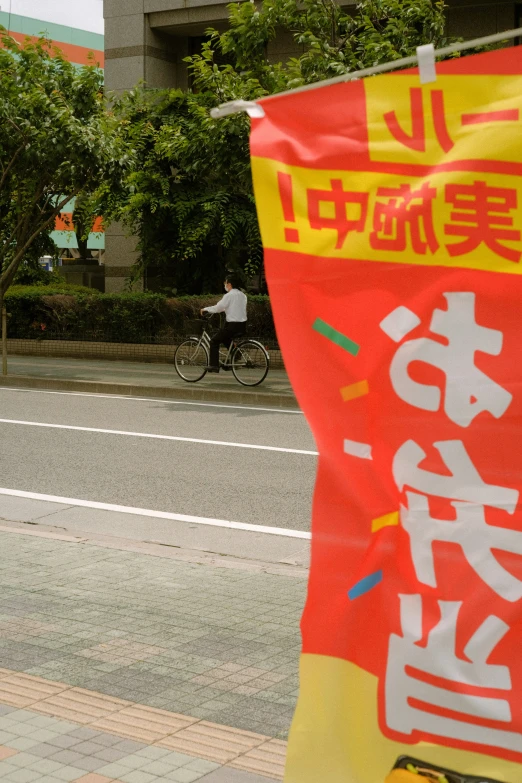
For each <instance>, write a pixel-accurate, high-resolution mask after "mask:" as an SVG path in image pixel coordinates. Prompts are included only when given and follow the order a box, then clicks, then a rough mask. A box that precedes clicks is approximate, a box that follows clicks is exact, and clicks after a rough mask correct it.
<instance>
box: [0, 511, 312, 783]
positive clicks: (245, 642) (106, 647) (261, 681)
mask: <svg viewBox="0 0 522 783" xmlns="http://www.w3.org/2000/svg"><path fill="white" fill-rule="evenodd" d="M0 503H1V499H0ZM1 516H2V514H1V508H0V517H1ZM28 532H29V531H28ZM31 533H33V534H32V535H26V534H23V533H19V532H13V533H6V532H1V533H0V548H1V551H2V559H1V562H0V596H1V597H0V666H1V667H3V669H4V671H3V672H0V704H1V703H4V704H6V703H7V704H9V700H8V699H7V697H6V692H7V693H8V692H9V687H11V686H9V683H8V682H7V680H8V679H9V677H10V676H11V677H12V676H20V675H19V674H18V675H14V674H13V673H14V672H18V673H24V676H28V677H29V679H30V681H32V682H33V681H34V682H36V685H37V689H38V687H40V688H41V687H43V686H42V685H38V683H41V680H40V678H42V680H43V681H45V682H44V685H45V683H49V682H50V683H55V685H54V686H50V687H51V690H52V688H58V689H59V692H61V691H60V689H62V690H63V689H68V693H69V697H70V694H71V692H72V691H74V692H78V691H79V692H80V694H85V691H89V692H92V694H91V697H90V698H93V699H94V700H95V702H96V703H97V704H98V702H99V701H100V700H101V702H102V706H101V708H102V710H103V709H104V708H106V707H107V705H106V704H105V707H104V705H103V701H104V700H105V701H107V700H108V703H109V704H111V705H113V703H114V704H116V707H114V706H111V707H110V710H112V711H114V710H115V709H116V711H118V712H120V713H121V712H122V711H123V712H124V711H125V709H126V708H128V706H129V703H130V704H131V706H134V708H136V706H138V707H139V709H140V710H142V711H143V710H147V709H148V710H149V716H148V717H147V716H145V718H144V715H143V712H142V713H141V716H140V715H138V716H137V717H136V714H135V713H134V718H135V720H134V723H135V724H136V725H135V726H134V729H132V731H133V732H134V733H131V734H129V728H128V725H127V729H126V730H125V731H124V732H123V733H122V725H123V724H125V723H127V724H128V722H129V719H128V717H127V718H125V720H124V721H123V723H122V721H120V724H119V727H118V725H117V723H118V722H117V721H116V722H113V723H112V724H110V722H109V724H107V723H106V722H105V723H103V722H102V724H100V723H99V720H101V718H103V715H102V716H100V715H99V714H98V713H97V712H96V711H95V713H94V718H93V717H92V715H91V716H90V718H89V719H90V720H91V722H93V721H94V722H96V721H98V723H97V725H96V726H90V729H92V730H95V731H103V732H108V733H109V734H111V735H112V734H116V735H120V736H125V737H127V738H129V737H130V738H132V739H133V741H135V742H141V743H142V745H145V746H146V747H148V746H149V745H151V744H153V745H156V744H157V743H158V742H160V744H161V741H163V742H164V741H165V737H166V736H167V734H169V735H170V734H172V733H176V732H178V731H180V730H181V729H184V730H187V727H190V726H194V725H195V726H200V727H201V726H203V730H204V732H205V731H207V732H208V731H209V729H208V727H209V726H211V727H212V726H216V725H217V726H218V727H224V728H223V729H222V731H225V732H226V731H228V732H232V734H233V731H234V730H237V729H239V730H240V732H239V733H240V736H241V732H246V734H244V735H242V736H244V739H243V740H240V750H239V752H238V753H235V752H233V753H232V755H231V756H230V755H229V756H226V757H223V756H221V757H220V756H216V755H215V752H216V751H215V750H214V751H213V753H214V755H212V754H209V753H208V752H206V753H201V746H197V745H195V746H194V747H193V749H192V752H191V751H190V746H187V745H183V744H181V745H180V744H179V737H178V739H177V740H176V741H173V740H171V741H170V744H169V745H168V747H167V749H168V750H170V751H175V752H176V753H179V752H187V747H188V748H189V749H188V755H189V756H190V757H191V758H190V760H189V761H186V760H184V761H183V764H181V763H180V764H179V765H178V767H177V768H174V769H172V770H171V772H172V774H174V772H175V771H176V769H184V768H185V767H186V768H187V769H188V768H190V769H188V771H189V772H190V773H191V774H192V773H198V775H199V772H200V771H201V774H203V772H204V773H205V774H207V773H211V774H210V775H209V777H208V778H203V779H204V780H205V781H206V780H207V779H208V783H213V782H214V781H215V783H221V781H223V783H235V781H236V779H237V783H243V781H244V783H255V781H256V780H257V778H250V777H244V778H243V777H237V778H235V777H232V776H230V775H231V774H232V773H230V775H229V776H228V777H227V776H226V775H225V776H224V777H219V776H216V775H218V771H219V774H220V775H221V770H218V767H217V766H216V768H215V770H211V769H210V767H205V769H203V767H201V770H198V769H195V768H194V766H193V762H194V758H198V757H199V758H201V759H203V760H206V761H213V762H214V763H215V764H216V765H219V764H221V765H223V764H225V763H226V764H232V765H236V767H239V768H240V769H242V770H247V771H249V772H254V771H258V772H260V773H261V774H263V775H265V776H269V777H271V779H280V778H281V776H282V769H283V767H282V763H283V759H284V749H283V750H282V747H283V746H282V745H281V740H284V739H285V738H286V736H287V732H288V728H289V725H290V721H291V717H292V714H293V710H294V706H295V701H296V696H297V686H298V680H297V666H298V655H299V650H300V635H299V618H300V614H301V611H302V606H303V603H304V597H305V590H306V580H305V579H304V578H303V577H302V575H301V576H294V575H289V576H286V575H279V574H270V573H263V572H262V571H251V570H245V569H242V568H230V567H228V568H224V567H217V566H214V565H207V564H196V563H190V562H184V561H181V560H174V559H171V558H168V559H167V558H162V557H155V556H153V555H146V554H142V553H136V552H129V551H120V550H118V549H109V548H105V547H104V546H95V545H90V544H83V543H70V542H68V541H60V540H57V537H56V536H50V534H45V535H43V536H42V535H40V534H36V535H34V533H35V531H34V529H32V530H31ZM48 536H49V537H48ZM18 687H19V686H18ZM46 687H47V686H46ZM11 690H12V687H11ZM22 690H23V689H22ZM53 696H54V697H55V698H56V693H54V692H51V693H46V694H44V696H43V697H42V695H41V694H40V695H39V696H38V698H39V699H40V700H42V698H44V699H45V700H47V703H48V704H49V699H51V698H52V697H53ZM75 698H76V699H78V696H76V697H75ZM82 698H84V697H83V696H82ZM37 701H38V699H37V698H36V697H35V696H34V694H33V695H32V696H31V695H30V698H29V700H28V701H25V702H23V701H22V702H20V701H15V702H14V703H11V706H15V707H19V708H22V709H24V710H25V711H27V710H29V711H35V710H36V711H37V712H39V711H42V709H41V706H40V707H38V705H36V706H35V704H36V702H37ZM123 702H124V703H123ZM122 703H123V704H122ZM98 706H99V704H98ZM60 707H61V709H62V711H60V709H59V708H60ZM66 707H67V705H65V706H64V702H63V699H62V701H61V702H60V700H58V702H57V703H55V704H54V706H53V705H52V704H51V709H49V707H46V708H45V710H44V711H47V714H48V717H50V718H53V719H58V720H59V721H60V720H61V721H64V720H65V721H66V722H71V720H72V722H73V723H76V722H82V721H81V720H79V718H78V716H76V717H75V716H74V715H73V711H71V707H70V704H69V707H68V709H69V712H67V710H66V711H65V712H63V709H65V708H66ZM84 709H85V706H84ZM153 710H156V711H157V714H156V717H155V720H156V722H157V721H158V718H159V722H160V723H161V722H164V721H167V723H168V724H169V725H168V731H167V732H166V733H165V732H164V734H163V736H157V734H153V735H149V734H143V730H150V726H151V718H150V712H151V711H153ZM1 712H2V708H0V713H1ZM91 712H92V711H91ZM88 714H90V713H88ZM10 715H12V713H9V714H6V715H5V719H6V720H7V721H8V722H9V720H11V721H12V720H15V721H17V720H18V718H17V715H16V714H15V715H12V717H11V718H10V717H9V716H10ZM176 716H177V717H176ZM22 719H23V720H22V722H26V721H31V720H32V718H31V716H30V715H29V716H28V717H27V718H23V716H22ZM105 719H107V715H105ZM173 720H174V722H175V723H176V721H177V723H176V726H175V730H174V729H173V728H172V725H171V724H172V721H173ZM169 721H170V723H169ZM83 722H86V721H83ZM153 722H154V721H153ZM180 722H181V723H180ZM33 723H34V722H33ZM33 723H30V725H33ZM131 723H132V721H131ZM178 724H179V725H178ZM34 725H36V726H37V727H38V726H39V724H38V723H34ZM48 725H49V726H51V727H52V726H53V725H54V724H51V723H50V724H48ZM227 727H233V729H230V728H227ZM41 728H42V729H43V731H44V733H45V731H47V730H49V729H48V727H47V726H45V727H44V726H43V724H42V725H41ZM62 728H63V727H62ZM76 729H77V726H73V728H71V729H70V730H68V732H69V731H70V733H71V734H73V733H74V731H75V730H76ZM52 730H53V731H54V729H52ZM140 730H141V731H142V734H141V735H140V734H139V731H140ZM219 730H221V729H219ZM60 731H61V729H59V731H58V734H59V733H60ZM198 731H201V729H198ZM213 731H216V729H213ZM6 732H7V737H6ZM12 734H13V731H12V730H11V729H10V728H9V727H8V726H7V727H6V726H5V725H3V724H2V723H1V721H0V745H4V746H6V747H8V748H11V749H13V748H14V749H17V750H19V751H20V752H23V753H26V752H28V753H29V754H30V753H31V748H30V747H23V746H24V742H21V743H18V745H14V746H13V745H12V742H11V739H12V737H11V736H10V735H12ZM160 734H161V732H160ZM232 734H231V735H229V736H232ZM17 736H18V735H17ZM20 736H24V735H20ZM39 736H42V737H43V736H44V735H39ZM82 736H83V735H82ZM219 736H220V739H219V742H218V743H217V744H218V746H219V747H220V748H221V750H222V749H223V746H224V744H223V743H224V739H223V735H219ZM15 738H16V737H15ZM37 738H38V737H37ZM245 738H246V739H245ZM272 738H276V739H277V740H278V741H279V745H278V744H277V742H276V743H275V744H274V743H273V742H272V744H271V745H270V744H269V745H267V744H266V743H270V742H271V741H272ZM88 739H89V738H87V737H86V736H85V740H86V741H87V740H88ZM41 741H43V742H45V741H46V740H45V739H42V740H41ZM234 741H235V742H237V739H236V740H234ZM10 742H11V744H10ZM96 742H98V740H96ZM103 743H109V739H108V738H107V737H103V738H102V742H101V744H103ZM241 743H243V745H244V743H246V745H245V746H244V747H243V745H242V744H241ZM98 744H100V743H98ZM115 744H116V743H115ZM225 745H226V743H225ZM63 747H64V748H65V747H66V746H63ZM107 747H109V748H110V747H113V746H112V745H109V744H107ZM260 747H262V748H268V749H269V751H270V752H269V754H268V756H266V752H265V751H263V752H262V753H261V760H260V759H259V757H258V756H259V753H257V757H256V751H258V750H259V748H260ZM122 749H125V748H124V747H123V746H122V747H121V748H117V750H118V752H119V751H120V750H122ZM145 749H146V748H145V747H140V751H145ZM164 749H165V748H164ZM6 752H9V751H5V750H2V748H1V747H0V759H1V758H2V757H3V758H5V762H1V763H0V776H1V777H2V780H4V779H5V780H6V781H7V780H9V783H11V780H12V783H32V781H33V780H37V781H38V783H40V778H35V777H27V776H24V775H23V774H22V773H20V774H19V775H17V774H16V773H12V772H11V771H10V770H8V771H9V774H10V775H11V777H10V778H8V777H7V776H5V777H4V776H3V772H2V766H1V765H2V764H4V763H5V764H10V765H12V764H14V765H15V766H16V763H15V762H14V757H12V758H13V760H12V761H11V759H10V758H7V757H6V756H2V753H6ZM249 753H250V756H249V758H247V761H246V762H245V761H244V758H243V757H244V756H245V754H246V756H248V754H249ZM252 753H253V754H254V755H253V756H252ZM263 754H264V755H263ZM33 755H34V754H33ZM95 755H96V754H95ZM105 755H107V754H105ZM109 755H110V754H109ZM128 755H129V758H130V757H132V763H134V761H135V760H136V759H134V755H135V754H134V751H133V752H129V754H128ZM159 755H160V754H159V753H153V754H152V756H150V758H153V757H154V759H155V758H156V757H157V758H158V759H159V760H160V761H161V759H160V758H159ZM163 755H165V757H166V754H163ZM143 756H144V753H141V755H140V758H142V757H143ZM145 756H146V758H149V756H148V755H146V754H145ZM239 756H241V758H239ZM96 758H98V756H96ZM122 758H123V757H122ZM238 758H239V761H238ZM267 758H268V761H267V760H266V759H267ZM25 759H26V757H25V756H22V757H21V759H18V762H20V761H22V762H23V763H24V760H25ZM241 759H243V761H242V760H241ZM274 759H275V760H274ZM52 760H55V759H52ZM59 760H60V759H56V761H59ZM102 760H106V759H104V758H102ZM108 761H109V762H110V761H111V759H109V760H108ZM120 761H121V759H119V760H118V762H116V761H115V763H120ZM170 761H171V762H172V764H175V763H176V764H177V763H178V761H179V759H178V758H177V756H176V755H175V754H174V755H173V756H172V757H170ZM31 763H33V762H31ZM34 763H35V762H34ZM85 763H87V762H85ZM121 763H123V762H121ZM169 763H170V762H169ZM191 764H192V766H191ZM19 766H20V763H19ZM51 766H52V765H51ZM27 767H31V770H32V769H33V768H34V764H33V766H31V764H30V763H28V764H27ZM260 767H261V769H260ZM81 769H84V770H86V771H87V772H90V771H95V772H96V773H97V774H101V775H102V776H104V778H105V779H106V778H109V779H116V780H121V781H124V783H153V782H155V781H156V780H157V779H161V780H163V779H165V780H178V781H179V782H180V783H183V781H186V783H190V780H196V779H197V778H196V777H190V776H187V774H185V773H183V774H182V773H181V772H179V774H178V773H177V772H176V774H178V777H176V776H174V777H168V775H167V774H166V773H165V775H164V776H163V777H161V776H159V777H158V776H157V777H146V776H145V777H139V776H133V777H131V775H130V773H129V774H127V777H125V775H123V777H122V774H123V773H122V774H120V772H121V770H117V769H116V770H115V771H114V774H106V773H107V770H105V772H103V768H102V767H97V768H96V769H95V768H94V767H92V768H89V767H85V766H84V767H81ZM158 769H162V768H158ZM55 771H56V770H55ZM55 771H53V770H51V769H50V768H49V775H50V778H49V775H47V773H46V775H47V777H44V778H42V783H44V781H45V783H49V781H50V779H59V780H65V779H70V780H75V779H79V776H77V778H63V777H61V778H60V776H59V775H57V774H55ZM236 771H237V770H236ZM236 771H234V774H236ZM109 772H110V770H109ZM116 773H118V774H116ZM147 774H149V773H147ZM150 774H152V773H150ZM169 774H170V773H169ZM184 774H185V777H183V775H184ZM212 774H214V777H212ZM228 774H229V771H228V768H227V775H228ZM238 774H239V773H238ZM241 774H243V773H241ZM13 775H14V777H13ZM200 777H201V775H200ZM104 778H102V779H95V778H87V779H86V780H85V783H106V781H105V779H104ZM264 779H265V780H266V778H264Z"/></svg>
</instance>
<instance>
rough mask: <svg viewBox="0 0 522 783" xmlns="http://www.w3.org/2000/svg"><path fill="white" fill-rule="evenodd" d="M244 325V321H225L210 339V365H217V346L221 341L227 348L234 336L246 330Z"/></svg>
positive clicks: (245, 323) (245, 324)
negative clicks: (221, 327)
mask: <svg viewBox="0 0 522 783" xmlns="http://www.w3.org/2000/svg"><path fill="white" fill-rule="evenodd" d="M246 327H247V322H246V321H227V323H226V324H225V326H224V327H223V329H220V330H219V332H216V334H215V335H214V336H213V337H212V339H211V340H210V367H216V368H218V367H219V346H220V345H221V343H224V344H225V345H226V347H227V348H229V347H230V343H231V342H232V340H233V339H234V338H235V337H238V335H241V334H244V333H245V332H246Z"/></svg>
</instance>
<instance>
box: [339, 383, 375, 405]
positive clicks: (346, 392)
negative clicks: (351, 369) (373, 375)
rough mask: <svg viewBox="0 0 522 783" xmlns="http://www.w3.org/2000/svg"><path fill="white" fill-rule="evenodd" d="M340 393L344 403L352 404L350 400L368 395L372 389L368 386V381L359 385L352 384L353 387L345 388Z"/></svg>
mask: <svg viewBox="0 0 522 783" xmlns="http://www.w3.org/2000/svg"><path fill="white" fill-rule="evenodd" d="M340 391H341V397H342V398H343V400H344V402H350V400H355V399H356V398H357V397H363V396H364V395H365V394H368V392H369V391H370V387H369V386H368V381H359V382H358V383H352V384H351V386H343V387H342V389H341V390H340Z"/></svg>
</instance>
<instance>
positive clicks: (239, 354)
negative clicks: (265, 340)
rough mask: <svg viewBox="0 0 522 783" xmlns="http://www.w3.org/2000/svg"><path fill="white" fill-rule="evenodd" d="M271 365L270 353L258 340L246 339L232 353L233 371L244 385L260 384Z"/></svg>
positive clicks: (237, 379)
mask: <svg viewBox="0 0 522 783" xmlns="http://www.w3.org/2000/svg"><path fill="white" fill-rule="evenodd" d="M269 367H270V357H269V356H268V353H267V352H266V350H265V349H264V347H263V346H262V345H261V343H258V342H257V341H256V340H245V341H244V342H242V343H240V344H239V345H238V346H237V348H236V349H235V350H234V352H233V354H232V372H233V373H234V377H235V379H236V381H239V383H241V384H242V385H243V386H259V384H260V383H263V381H264V380H265V378H266V376H267V373H268V370H269Z"/></svg>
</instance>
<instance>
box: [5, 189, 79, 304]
mask: <svg viewBox="0 0 522 783" xmlns="http://www.w3.org/2000/svg"><path fill="white" fill-rule="evenodd" d="M80 190H81V188H76V189H75V190H74V192H73V193H70V194H69V195H68V196H66V197H65V198H64V199H63V201H61V202H60V203H59V204H58V206H57V207H55V209H54V210H53V212H52V214H51V215H50V217H49V218H48V219H47V220H46V221H45V223H42V224H41V225H40V226H38V228H37V229H36V231H34V232H33V234H32V235H31V236H30V237H29V239H27V240H26V242H25V243H24V244H23V245H22V247H21V248H18V249H17V251H16V253H15V256H14V258H13V260H12V261H11V263H10V264H9V266H8V267H7V269H6V270H5V271H4V272H3V273H2V275H1V276H0V297H2V296H4V295H5V292H6V291H7V289H8V288H9V286H10V285H11V283H12V282H13V278H14V276H15V274H16V272H17V270H18V266H19V264H20V261H21V260H22V258H23V256H24V253H25V252H26V250H27V249H28V248H29V247H30V246H31V245H32V243H33V242H34V240H35V239H36V238H37V237H38V235H39V234H41V233H42V231H45V229H46V228H48V226H50V225H51V223H52V222H53V220H55V219H56V217H57V216H58V215H59V214H60V212H61V211H62V209H63V208H64V206H65V205H66V204H67V203H68V202H69V201H70V200H71V199H72V198H74V197H75V196H76V195H77V194H78V193H79V192H80Z"/></svg>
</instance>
